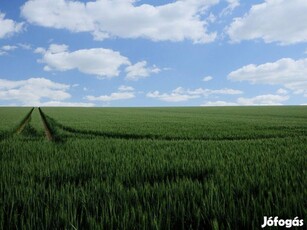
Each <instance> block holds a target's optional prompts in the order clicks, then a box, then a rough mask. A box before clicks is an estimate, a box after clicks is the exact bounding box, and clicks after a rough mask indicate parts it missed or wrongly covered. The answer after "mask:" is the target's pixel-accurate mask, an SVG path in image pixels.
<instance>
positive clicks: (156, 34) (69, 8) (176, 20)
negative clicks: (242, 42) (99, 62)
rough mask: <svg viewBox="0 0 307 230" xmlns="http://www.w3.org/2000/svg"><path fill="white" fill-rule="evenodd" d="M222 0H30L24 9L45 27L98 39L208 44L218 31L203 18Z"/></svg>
mask: <svg viewBox="0 0 307 230" xmlns="http://www.w3.org/2000/svg"><path fill="white" fill-rule="evenodd" d="M218 2H219V0H177V1H174V2H171V3H166V4H161V5H159V6H153V5H150V4H137V3H138V1H137V0H97V1H89V2H86V3H84V2H81V1H72V0H31V1H27V2H26V3H25V4H24V5H23V6H22V8H21V14H22V15H23V17H24V18H25V19H26V20H27V21H28V22H30V23H33V24H35V25H40V26H44V27H50V28H56V29H67V30H69V31H72V32H90V33H91V34H92V35H93V37H94V38H95V39H96V40H103V39H106V38H108V37H121V38H147V39H150V40H153V41H167V40H168V41H183V40H185V39H188V40H191V41H193V42H194V43H208V42H212V41H214V40H215V38H216V33H215V32H213V33H209V32H208V31H207V24H208V22H207V21H206V19H203V15H204V14H205V13H206V12H207V9H208V8H209V7H210V6H212V5H215V4H217V3H218Z"/></svg>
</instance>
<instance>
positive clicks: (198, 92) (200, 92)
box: [187, 88, 243, 96]
mask: <svg viewBox="0 0 307 230" xmlns="http://www.w3.org/2000/svg"><path fill="white" fill-rule="evenodd" d="M187 92H188V93H189V94H191V95H202V96H209V95H213V94H224V95H237V94H242V93H243V92H242V91H241V90H236V89H228V88H224V89H203V88H198V89H195V90H187Z"/></svg>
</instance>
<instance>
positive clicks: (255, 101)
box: [201, 94, 289, 106]
mask: <svg viewBox="0 0 307 230" xmlns="http://www.w3.org/2000/svg"><path fill="white" fill-rule="evenodd" d="M288 99H289V96H285V95H274V94H266V95H259V96H255V97H251V98H245V97H239V98H238V99H237V100H236V102H227V101H208V102H206V103H204V104H202V105H201V106H250V105H261V106H262V105H282V102H285V101H287V100H288Z"/></svg>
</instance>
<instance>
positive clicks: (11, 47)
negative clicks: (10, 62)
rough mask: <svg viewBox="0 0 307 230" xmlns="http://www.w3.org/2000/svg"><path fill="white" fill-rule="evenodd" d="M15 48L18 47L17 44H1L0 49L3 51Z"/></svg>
mask: <svg viewBox="0 0 307 230" xmlns="http://www.w3.org/2000/svg"><path fill="white" fill-rule="evenodd" d="M17 48H18V47H17V46H11V45H5V46H2V47H1V48H0V49H1V50H4V51H12V50H15V49H17Z"/></svg>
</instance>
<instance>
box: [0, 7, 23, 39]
mask: <svg viewBox="0 0 307 230" xmlns="http://www.w3.org/2000/svg"><path fill="white" fill-rule="evenodd" d="M22 29H23V23H17V22H15V21H13V20H11V19H6V18H5V14H4V13H1V12H0V39H1V38H6V37H9V36H11V35H13V34H15V33H19V32H21V31H22Z"/></svg>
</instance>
